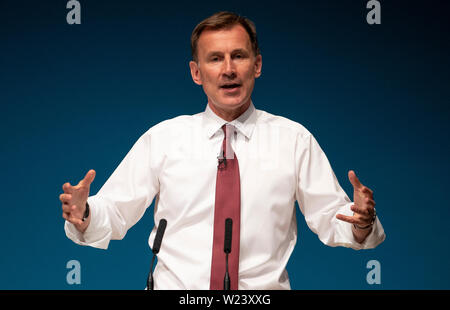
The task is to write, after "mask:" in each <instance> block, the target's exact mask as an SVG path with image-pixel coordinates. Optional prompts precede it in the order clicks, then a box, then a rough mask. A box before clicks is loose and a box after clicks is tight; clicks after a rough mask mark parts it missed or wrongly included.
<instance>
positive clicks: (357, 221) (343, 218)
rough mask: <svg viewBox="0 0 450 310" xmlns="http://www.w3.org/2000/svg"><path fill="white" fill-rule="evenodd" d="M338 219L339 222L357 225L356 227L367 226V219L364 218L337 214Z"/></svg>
mask: <svg viewBox="0 0 450 310" xmlns="http://www.w3.org/2000/svg"><path fill="white" fill-rule="evenodd" d="M336 218H337V219H338V220H341V221H344V222H347V223H350V224H356V225H360V226H366V225H367V222H368V221H367V219H364V218H358V217H355V216H347V215H343V214H337V215H336Z"/></svg>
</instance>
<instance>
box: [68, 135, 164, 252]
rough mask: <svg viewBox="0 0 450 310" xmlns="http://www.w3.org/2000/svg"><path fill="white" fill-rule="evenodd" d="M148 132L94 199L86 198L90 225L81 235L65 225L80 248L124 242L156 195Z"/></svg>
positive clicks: (156, 172) (156, 188)
mask: <svg viewBox="0 0 450 310" xmlns="http://www.w3.org/2000/svg"><path fill="white" fill-rule="evenodd" d="M151 142H152V140H151V135H150V133H149V132H147V133H146V134H144V135H143V136H141V137H140V138H139V140H138V141H137V142H136V143H135V144H134V146H133V147H132V149H131V150H130V151H129V152H128V154H127V155H126V156H125V158H124V159H123V160H122V162H121V163H120V164H119V166H118V167H117V168H116V170H115V171H114V172H113V174H112V175H111V176H110V177H109V179H108V180H107V181H106V183H105V184H104V185H103V187H102V188H101V189H100V190H99V192H98V193H97V194H96V195H95V196H91V197H89V198H88V203H89V206H90V211H91V222H90V223H89V226H88V228H87V229H86V231H85V232H84V233H83V234H82V233H80V232H79V231H78V230H77V229H76V228H75V226H74V225H73V224H71V223H69V222H67V221H66V222H65V226H64V229H65V232H66V235H67V237H68V238H69V239H71V240H73V241H74V242H75V243H78V244H80V245H89V246H92V247H96V248H101V249H107V248H108V245H109V242H110V240H118V239H123V237H125V234H126V232H127V231H128V229H129V228H130V227H132V226H133V225H134V224H135V223H137V222H138V221H139V219H140V218H141V217H142V216H143V215H144V213H145V210H146V209H147V207H148V206H149V205H150V204H151V202H152V201H153V198H154V197H155V195H156V194H157V193H158V192H159V182H158V171H157V168H156V164H155V160H154V159H155V154H153V152H152V145H151V144H152V143H151Z"/></svg>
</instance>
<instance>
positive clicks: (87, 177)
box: [80, 169, 95, 186]
mask: <svg viewBox="0 0 450 310" xmlns="http://www.w3.org/2000/svg"><path fill="white" fill-rule="evenodd" d="M94 179H95V170H93V169H91V170H89V171H88V173H86V175H85V176H84V179H83V180H81V182H80V183H82V184H83V185H87V186H89V185H91V183H92V181H94Z"/></svg>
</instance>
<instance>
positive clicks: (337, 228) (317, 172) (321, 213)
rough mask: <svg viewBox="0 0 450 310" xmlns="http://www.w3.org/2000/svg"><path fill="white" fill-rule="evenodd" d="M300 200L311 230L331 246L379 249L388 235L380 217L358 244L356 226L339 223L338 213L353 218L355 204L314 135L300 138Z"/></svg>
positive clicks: (298, 142) (298, 188)
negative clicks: (354, 227)
mask: <svg viewBox="0 0 450 310" xmlns="http://www.w3.org/2000/svg"><path fill="white" fill-rule="evenodd" d="M295 156H296V158H295V160H296V164H297V169H298V170H297V178H298V179H297V189H296V199H297V201H298V203H299V206H300V210H301V212H302V214H303V215H304V216H305V220H306V223H307V225H308V227H309V228H310V229H311V231H313V232H314V233H315V234H317V236H318V237H319V239H320V240H321V241H322V242H323V243H324V244H326V245H328V246H332V247H335V246H343V247H348V248H353V249H355V250H359V249H370V248H375V247H376V246H377V245H378V244H380V243H381V242H383V241H384V239H385V237H386V236H385V233H384V230H383V227H382V225H381V223H380V221H379V219H378V218H377V219H376V221H375V223H374V225H373V228H372V232H371V233H370V234H369V235H368V236H367V238H366V239H365V241H364V242H363V243H358V242H357V241H356V240H355V239H354V237H353V232H352V224H350V223H347V222H344V221H341V220H338V219H337V218H336V215H337V214H339V213H340V214H344V215H350V216H351V215H353V211H351V209H350V207H351V206H352V205H353V202H352V201H351V200H350V199H349V198H348V196H347V194H346V193H345V192H344V190H343V189H342V188H341V186H340V185H339V183H338V181H337V178H336V176H335V174H334V172H333V170H332V168H331V166H330V163H329V161H328V159H327V157H326V155H325V153H324V152H323V151H322V149H321V148H320V146H319V144H318V143H317V141H316V139H315V138H314V137H313V136H312V135H311V134H309V135H307V136H300V135H299V136H298V138H297V146H296V155H295Z"/></svg>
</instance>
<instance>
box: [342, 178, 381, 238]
mask: <svg viewBox="0 0 450 310" xmlns="http://www.w3.org/2000/svg"><path fill="white" fill-rule="evenodd" d="M348 178H349V180H350V183H352V185H353V203H354V205H353V206H351V210H352V211H353V216H346V215H343V214H338V215H336V218H337V219H339V220H341V221H345V222H348V223H352V224H355V225H356V228H358V229H368V228H369V227H371V224H373V220H374V218H375V215H376V213H375V201H374V200H373V191H372V190H371V189H370V188H368V187H366V186H364V185H362V184H361V182H360V181H359V179H358V177H357V176H356V174H355V172H354V171H353V170H350V171H349V172H348Z"/></svg>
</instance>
